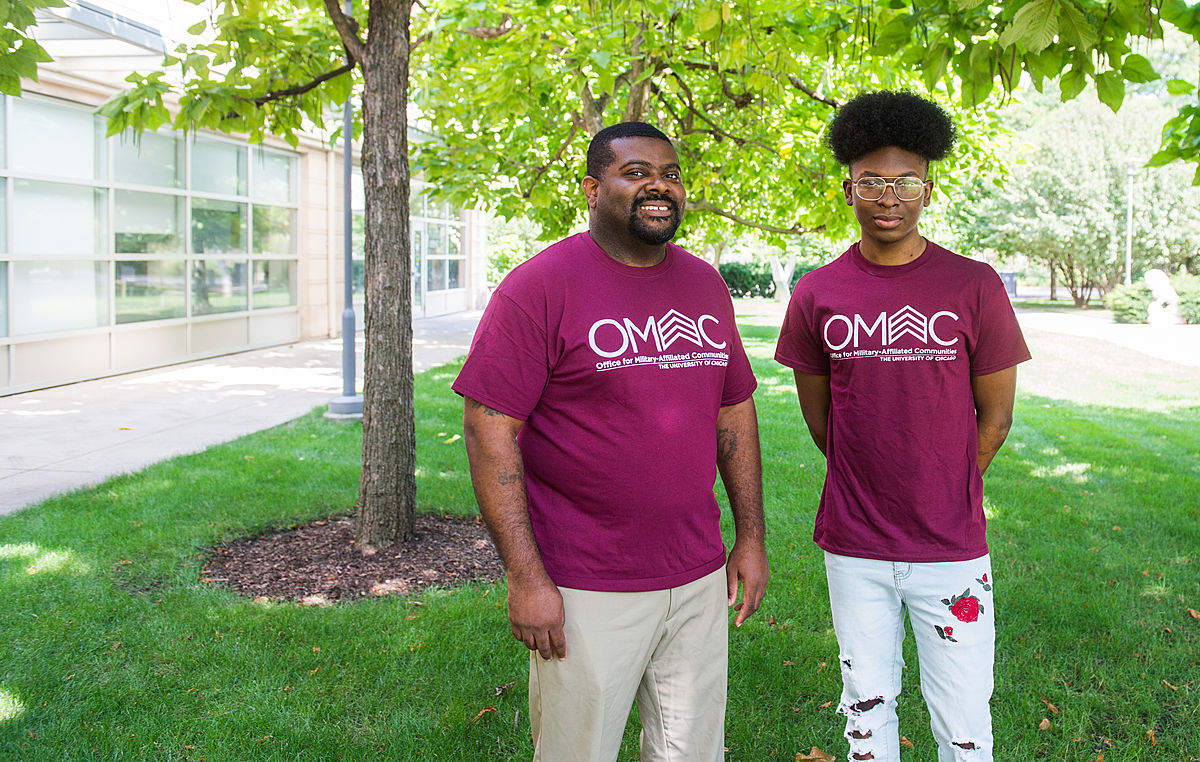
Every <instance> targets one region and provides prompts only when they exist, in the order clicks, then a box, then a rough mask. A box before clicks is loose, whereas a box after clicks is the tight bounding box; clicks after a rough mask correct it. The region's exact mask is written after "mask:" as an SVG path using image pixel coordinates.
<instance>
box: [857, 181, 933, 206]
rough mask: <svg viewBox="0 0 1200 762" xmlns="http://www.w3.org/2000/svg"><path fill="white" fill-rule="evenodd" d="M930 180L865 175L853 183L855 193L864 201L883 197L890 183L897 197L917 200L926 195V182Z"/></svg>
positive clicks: (903, 199)
mask: <svg viewBox="0 0 1200 762" xmlns="http://www.w3.org/2000/svg"><path fill="white" fill-rule="evenodd" d="M929 182H932V181H931V180H922V179H921V178H919V177H893V178H892V179H890V180H889V179H888V178H886V177H864V178H862V179H860V180H856V181H853V182H852V185H854V194H855V195H856V196H858V197H859V198H861V199H862V200H863V201H878V200H879V199H881V198H883V194H884V193H887V188H888V186H889V185H890V186H892V192H894V193H895V194H896V198H898V199H900V200H901V201H916V200H917V199H919V198H921V197H922V196H924V195H925V184H926V183H929Z"/></svg>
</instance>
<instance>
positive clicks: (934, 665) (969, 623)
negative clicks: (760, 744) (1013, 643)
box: [825, 553, 996, 762]
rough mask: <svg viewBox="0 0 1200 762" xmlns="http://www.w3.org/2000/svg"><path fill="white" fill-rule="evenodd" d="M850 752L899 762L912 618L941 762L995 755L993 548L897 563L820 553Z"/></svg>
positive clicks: (986, 759)
mask: <svg viewBox="0 0 1200 762" xmlns="http://www.w3.org/2000/svg"><path fill="white" fill-rule="evenodd" d="M825 573H826V575H827V578H828V581H829V603H830V606H831V607H832V609H833V628H834V631H835V632H836V633H837V639H838V648H839V650H840V655H839V657H838V658H839V659H840V661H841V668H842V698H841V702H840V704H839V706H838V713H839V714H843V715H845V716H846V739H847V740H848V741H849V742H850V753H849V756H848V757H847V759H850V760H863V759H872V760H875V762H899V760H900V732H899V730H900V729H899V723H898V721H897V719H896V698H897V696H898V695H899V694H900V674H901V670H902V669H903V668H904V656H903V653H902V650H901V645H902V643H903V642H904V614H905V611H907V612H908V618H909V621H910V623H911V624H912V629H913V633H914V635H915V637H916V642H917V660H918V663H919V666H920V672H921V694H922V695H923V696H924V697H925V703H926V705H928V707H929V714H930V716H931V723H930V724H931V725H932V728H933V737H934V738H935V739H937V744H938V762H956V761H960V762H991V760H992V715H991V709H990V708H989V706H988V701H989V700H990V699H991V697H992V686H993V680H992V664H993V661H994V659H995V652H996V619H995V609H994V607H993V606H992V567H991V561H990V557H989V556H986V555H985V556H983V557H981V558H976V559H974V560H972V561H956V562H951V563H900V562H892V561H876V560H873V559H867V558H852V557H848V556H838V555H834V554H832V553H826V554H825Z"/></svg>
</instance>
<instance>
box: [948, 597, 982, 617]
mask: <svg viewBox="0 0 1200 762" xmlns="http://www.w3.org/2000/svg"><path fill="white" fill-rule="evenodd" d="M950 613H951V614H953V615H954V616H955V618H956V619H958V621H960V622H974V621H975V620H977V619H979V599H978V598H976V597H975V596H973V595H969V596H967V597H966V598H959V599H958V600H957V601H956V602H955V603H954V605H953V606H951V607H950Z"/></svg>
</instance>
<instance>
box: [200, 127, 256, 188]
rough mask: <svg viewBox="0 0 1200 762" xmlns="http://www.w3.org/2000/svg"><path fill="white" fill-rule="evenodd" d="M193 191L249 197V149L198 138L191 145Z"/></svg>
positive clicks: (221, 141)
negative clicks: (247, 169) (247, 182)
mask: <svg viewBox="0 0 1200 762" xmlns="http://www.w3.org/2000/svg"><path fill="white" fill-rule="evenodd" d="M192 190H198V191H205V192H207V193H220V194H223V195H226V196H244V195H246V147H245V146H239V145H237V144H234V143H227V142H225V141H223V140H206V139H204V138H197V139H196V142H195V143H193V144H192Z"/></svg>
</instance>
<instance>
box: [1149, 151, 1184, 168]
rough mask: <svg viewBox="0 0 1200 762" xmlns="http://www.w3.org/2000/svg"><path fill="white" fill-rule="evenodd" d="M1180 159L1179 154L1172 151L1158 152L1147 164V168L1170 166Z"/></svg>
mask: <svg viewBox="0 0 1200 762" xmlns="http://www.w3.org/2000/svg"><path fill="white" fill-rule="evenodd" d="M1178 158H1179V154H1178V153H1177V152H1176V151H1174V150H1173V149H1172V150H1165V151H1158V152H1157V153H1155V154H1154V155H1153V156H1151V157H1150V160H1149V161H1147V162H1146V166H1147V167H1161V166H1163V165H1164V164H1170V163H1171V162H1173V161H1175V160H1176V159H1178Z"/></svg>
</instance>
